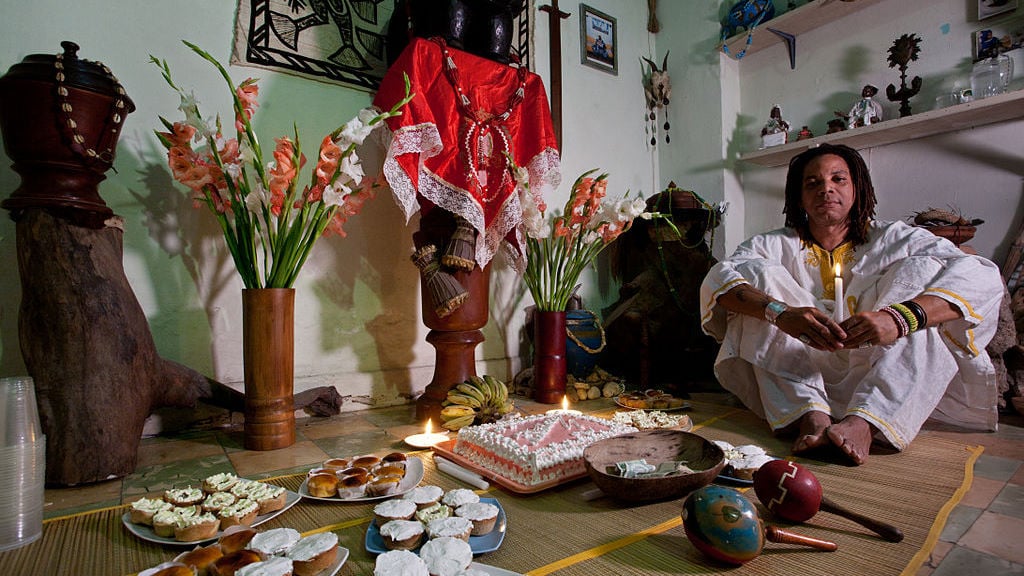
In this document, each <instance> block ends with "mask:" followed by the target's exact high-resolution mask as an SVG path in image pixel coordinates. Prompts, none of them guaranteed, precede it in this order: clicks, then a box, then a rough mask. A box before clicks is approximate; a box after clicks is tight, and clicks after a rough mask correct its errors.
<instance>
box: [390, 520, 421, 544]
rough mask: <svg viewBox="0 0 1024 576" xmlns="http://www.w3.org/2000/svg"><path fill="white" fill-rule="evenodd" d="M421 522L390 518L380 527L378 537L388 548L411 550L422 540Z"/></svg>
mask: <svg viewBox="0 0 1024 576" xmlns="http://www.w3.org/2000/svg"><path fill="white" fill-rule="evenodd" d="M423 535H424V530H423V524H422V523H421V522H417V521H416V520H392V521H390V522H386V523H385V524H384V525H383V526H381V527H380V537H381V539H382V540H384V547H385V548H387V549H388V550H412V549H414V548H416V547H417V546H419V545H420V542H422V541H423Z"/></svg>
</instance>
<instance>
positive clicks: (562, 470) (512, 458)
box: [452, 413, 637, 487]
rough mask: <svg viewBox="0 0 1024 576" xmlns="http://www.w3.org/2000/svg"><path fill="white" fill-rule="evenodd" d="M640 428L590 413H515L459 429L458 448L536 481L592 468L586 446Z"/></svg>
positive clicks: (512, 475) (521, 479)
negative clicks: (585, 455)
mask: <svg viewBox="0 0 1024 576" xmlns="http://www.w3.org/2000/svg"><path fill="white" fill-rule="evenodd" d="M636 431H637V429H636V428H634V427H632V426H628V425H625V424H618V423H615V422H612V421H611V420H605V419H603V418H595V417H593V416H587V415H585V414H565V413H562V414H539V415H536V416H526V417H519V416H512V417H508V416H506V417H505V418H503V419H501V420H499V421H498V422H494V423H491V424H481V425H479V426H468V427H465V428H462V429H460V430H459V435H458V437H457V438H456V439H455V444H454V446H453V447H452V451H453V452H454V453H455V454H458V455H459V456H462V457H463V458H466V459H467V460H469V461H470V462H473V463H474V464H476V465H478V466H481V467H483V468H485V469H487V470H490V471H491V472H494V473H495V474H498V475H500V476H502V477H504V478H507V479H508V480H511V481H513V482H516V483H518V484H521V485H524V486H527V487H532V486H536V485H538V484H544V483H547V482H557V481H559V480H563V479H565V478H571V477H574V476H577V475H580V474H586V466H585V464H584V463H583V449H584V448H586V447H587V446H590V445H591V444H593V443H594V442H597V441H598V440H604V439H605V438H611V437H612V436H618V435H620V434H627V433H629V432H636Z"/></svg>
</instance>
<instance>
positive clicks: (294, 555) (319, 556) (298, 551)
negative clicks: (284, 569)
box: [288, 532, 338, 576]
mask: <svg viewBox="0 0 1024 576" xmlns="http://www.w3.org/2000/svg"><path fill="white" fill-rule="evenodd" d="M288 557H289V558H291V559H292V568H293V570H294V576H313V575H314V574H316V573H318V572H320V571H321V570H324V569H326V568H327V567H328V566H330V565H331V564H334V561H335V560H336V559H337V558H338V535H337V534H335V533H334V532H321V533H319V534H313V535H311V536H306V537H305V538H303V539H302V540H299V543H298V544H296V545H295V547H293V548H292V549H291V550H289V551H288Z"/></svg>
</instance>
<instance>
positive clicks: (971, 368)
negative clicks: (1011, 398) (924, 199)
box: [701, 222, 1003, 450]
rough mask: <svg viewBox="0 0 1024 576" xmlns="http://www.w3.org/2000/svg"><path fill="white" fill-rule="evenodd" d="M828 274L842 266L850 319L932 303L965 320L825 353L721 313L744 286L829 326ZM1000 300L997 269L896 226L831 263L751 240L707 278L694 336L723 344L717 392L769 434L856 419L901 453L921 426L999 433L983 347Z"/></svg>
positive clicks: (842, 251) (789, 236)
mask: <svg viewBox="0 0 1024 576" xmlns="http://www.w3.org/2000/svg"><path fill="white" fill-rule="evenodd" d="M836 262H841V263H842V276H843V280H844V284H845V288H846V289H845V295H846V298H845V304H846V306H847V310H848V312H849V314H853V313H856V312H860V311H867V310H878V309H879V308H882V307H884V306H887V305H889V304H892V303H896V302H902V301H904V300H909V299H911V298H913V297H915V296H918V295H921V294H928V295H932V296H938V297H940V298H942V299H944V300H946V301H948V302H951V303H952V304H953V305H954V306H956V307H957V308H959V309H960V312H961V313H962V314H963V318H962V319H957V320H954V321H950V322H946V323H944V324H942V325H940V326H933V327H931V328H928V329H927V330H923V331H918V332H914V333H912V334H910V335H909V336H907V337H905V338H900V339H899V340H897V341H896V342H895V343H894V344H891V345H889V346H873V347H870V348H861V349H856V350H840V351H838V352H826V351H821V350H815V349H813V348H811V347H809V346H806V345H804V344H803V343H802V342H800V341H799V340H797V339H796V338H793V337H791V336H789V335H787V334H785V333H783V332H782V331H781V330H779V329H778V328H776V327H775V326H772V325H770V324H768V323H767V322H765V321H764V320H763V319H761V318H754V317H751V316H745V315H740V314H733V313H729V312H728V311H726V310H725V309H724V308H723V307H721V306H718V305H717V298H718V297H719V296H721V295H722V294H724V293H725V292H727V291H728V290H729V289H731V288H733V287H735V286H736V285H738V284H743V283H749V284H752V285H753V286H755V287H757V288H759V289H761V290H763V291H765V292H766V293H767V294H768V295H769V296H771V297H772V298H775V299H777V300H781V301H783V302H785V303H786V304H788V305H789V306H816V307H818V308H819V309H821V310H824V311H826V312H827V313H829V314H831V313H832V310H833V305H834V301H833V298H834V296H833V290H834V277H833V274H834V273H833V269H834V264H835V263H836ZM1002 294H1003V288H1002V280H1001V277H1000V275H999V269H998V268H997V267H996V265H995V264H993V263H992V262H990V261H989V260H986V259H985V258H982V257H979V256H973V255H968V254H965V253H964V252H962V251H960V250H959V249H958V248H957V247H956V246H954V245H953V244H952V243H951V242H949V241H948V240H946V239H943V238H939V237H937V236H935V235H933V234H931V233H930V232H928V231H926V230H924V229H921V228H914V227H911V226H909V225H907V224H905V223H903V222H875V223H874V224H873V225H872V227H871V230H870V233H869V239H868V241H867V243H866V244H864V245H862V246H858V247H856V248H855V249H854V247H853V246H852V244H850V243H847V244H843V245H842V246H839V247H837V248H836V249H835V250H833V251H832V252H831V253H829V252H827V251H826V250H824V249H823V248H821V247H820V246H817V245H805V244H804V243H803V242H802V241H801V240H800V238H799V236H798V235H797V234H796V232H795V231H794V230H792V229H788V228H783V229H779V230H775V231H772V232H768V233H765V234H760V235H757V236H754V237H753V238H751V239H750V240H747V241H746V242H744V243H743V244H741V245H740V246H739V247H738V248H737V249H736V252H735V253H734V254H733V255H732V256H730V257H729V258H727V259H726V260H723V261H721V262H719V263H717V264H716V265H715V266H714V267H713V268H712V269H711V271H710V272H708V274H707V276H706V277H705V279H704V282H703V284H702V285H701V325H702V326H703V328H704V331H705V332H706V333H707V334H709V335H711V336H713V337H715V338H716V339H718V340H719V341H720V342H721V343H722V347H721V350H720V351H719V354H718V358H717V359H716V361H715V374H716V375H717V377H718V380H719V382H720V383H721V384H722V386H723V387H724V388H725V389H727V390H729V391H731V392H733V393H734V394H736V395H737V396H738V397H739V398H740V400H742V401H743V403H744V404H745V405H746V406H747V407H748V408H750V409H751V410H753V411H754V412H756V413H757V414H759V415H761V416H762V417H764V418H766V419H767V420H768V423H769V425H770V426H771V427H772V429H778V428H782V427H784V426H786V425H788V424H790V423H792V422H794V421H796V420H797V419H798V418H799V417H800V416H801V415H802V414H804V413H805V412H808V411H810V410H819V411H822V412H826V413H828V414H831V415H832V417H833V418H836V419H841V418H843V417H845V416H847V415H850V414H854V415H857V416H861V417H863V418H864V419H866V420H867V421H868V422H870V423H871V424H873V425H874V426H875V427H876V428H877V429H878V430H879V431H880V432H881V434H882V435H884V437H885V439H886V440H888V442H889V443H890V444H892V445H893V446H894V447H896V448H898V449H900V450H902V449H903V448H905V447H906V446H907V444H908V443H909V442H910V441H911V440H913V438H914V437H915V436H916V435H917V433H918V431H919V430H920V428H921V425H922V424H924V421H925V420H926V419H928V417H929V416H931V417H932V418H935V419H937V420H939V421H942V422H946V423H949V424H954V425H958V426H961V427H966V428H970V429H976V430H995V428H996V423H997V420H998V415H997V412H996V395H997V385H996V379H995V371H994V369H993V367H992V362H991V360H990V359H989V357H988V354H987V353H986V352H985V346H986V345H987V344H988V342H989V340H991V339H992V336H993V334H994V333H995V330H996V322H997V318H998V314H999V303H1000V300H1001V298H1002ZM849 314H848V315H849Z"/></svg>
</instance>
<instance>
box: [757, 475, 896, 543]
mask: <svg viewBox="0 0 1024 576" xmlns="http://www.w3.org/2000/svg"><path fill="white" fill-rule="evenodd" d="M754 492H756V493H757V497H758V498H759V499H760V500H761V503H762V504H764V506H765V508H767V509H768V510H769V511H771V512H772V513H773V514H776V515H778V516H779V517H780V518H785V519H786V520H790V521H793V522H803V521H805V520H808V519H810V518H811V517H812V516H814V515H815V514H817V513H818V510H819V509H820V510H824V511H826V512H831V513H833V514H837V515H839V516H842V517H844V518H848V519H850V520H853V521H854V522H856V523H858V524H860V525H861V526H864V527H865V528H867V529H869V530H871V531H872V532H874V533H876V534H878V535H879V536H881V537H882V538H884V539H886V540H888V541H890V542H899V541H901V540H903V532H901V531H900V529H899V528H896V527H895V526H892V525H890V524H886V523H884V522H879V521H877V520H872V519H871V518H868V517H866V516H862V515H860V514H857V513H856V512H851V511H849V510H847V509H845V508H842V507H840V506H839V505H838V504H836V503H835V502H833V501H831V500H829V499H828V497H826V496H825V495H824V494H823V493H822V490H821V484H820V483H819V482H818V478H817V476H815V475H814V473H813V472H811V471H810V470H808V469H807V468H804V467H803V466H801V465H799V464H797V463H796V462H789V461H787V460H772V461H771V462H768V463H767V464H765V465H764V466H761V467H760V468H758V470H757V471H756V472H754Z"/></svg>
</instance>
